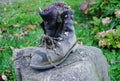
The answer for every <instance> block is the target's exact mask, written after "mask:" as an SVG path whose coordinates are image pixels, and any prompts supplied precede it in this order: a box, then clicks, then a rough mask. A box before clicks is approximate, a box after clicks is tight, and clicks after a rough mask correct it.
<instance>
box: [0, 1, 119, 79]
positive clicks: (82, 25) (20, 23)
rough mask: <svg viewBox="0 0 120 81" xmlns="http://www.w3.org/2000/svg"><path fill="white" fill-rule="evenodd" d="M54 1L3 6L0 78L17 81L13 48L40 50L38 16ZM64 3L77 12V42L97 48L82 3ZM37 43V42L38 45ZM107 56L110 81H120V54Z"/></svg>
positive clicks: (113, 51)
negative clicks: (39, 11)
mask: <svg viewBox="0 0 120 81" xmlns="http://www.w3.org/2000/svg"><path fill="white" fill-rule="evenodd" d="M54 1H55V0H34V1H33V0H21V1H19V2H14V3H5V4H2V5H0V32H1V33H0V74H2V73H5V74H6V75H7V76H8V78H9V80H10V81H16V77H15V72H14V69H13V62H12V61H11V57H12V50H11V48H13V47H14V48H23V47H28V46H38V44H39V40H38V39H39V37H40V35H41V34H42V33H43V32H42V30H41V28H40V26H39V23H40V22H41V21H42V19H41V18H40V17H39V15H38V13H37V8H38V7H39V6H40V7H41V8H42V9H44V8H45V7H46V6H48V5H49V4H50V3H52V2H54ZM59 1H65V2H66V3H68V5H70V6H71V7H72V9H74V11H75V17H74V18H75V25H74V26H75V29H76V35H77V39H78V40H79V41H82V42H83V44H84V45H92V46H96V47H98V46H97V42H95V41H94V35H93V33H92V31H91V28H92V27H91V25H90V23H89V22H90V19H89V18H90V17H87V16H86V15H84V14H83V13H82V12H81V11H80V10H79V5H80V3H81V2H80V1H79V0H73V1H71V0H59ZM36 40H37V42H34V41H36ZM99 48H100V47H99ZM100 49H102V50H103V53H104V55H105V56H106V58H107V61H108V63H109V65H110V71H109V72H110V78H111V81H119V80H120V62H119V60H120V55H119V54H120V50H116V49H106V48H104V49H103V48H100Z"/></svg>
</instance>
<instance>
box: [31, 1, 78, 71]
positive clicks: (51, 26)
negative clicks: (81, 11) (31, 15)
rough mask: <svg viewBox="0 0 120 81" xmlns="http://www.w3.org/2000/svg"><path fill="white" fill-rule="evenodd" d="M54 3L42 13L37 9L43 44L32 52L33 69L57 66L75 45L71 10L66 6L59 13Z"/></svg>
mask: <svg viewBox="0 0 120 81" xmlns="http://www.w3.org/2000/svg"><path fill="white" fill-rule="evenodd" d="M58 4H59V3H58ZM61 4H62V3H61ZM56 5H57V3H55V6H52V7H51V10H49V11H48V12H44V13H43V12H41V10H39V14H40V16H41V17H42V19H43V23H42V27H43V30H44V33H45V35H44V36H43V38H44V44H43V45H42V46H41V47H40V48H37V49H36V50H35V51H34V52H33V53H32V58H31V63H30V67H31V68H33V69H36V70H46V69H50V68H53V67H57V66H58V65H59V64H61V63H62V62H64V60H65V59H66V58H67V57H68V56H69V54H70V53H71V52H73V51H74V50H75V49H76V47H77V41H76V36H75V30H74V27H73V23H74V22H73V11H72V10H71V9H68V8H67V9H65V10H64V11H63V12H62V13H60V14H59V13H58V10H57V7H56ZM57 6H58V5H57ZM56 12H57V13H56ZM50 13H51V14H50ZM44 14H45V15H44ZM59 17H60V18H61V19H60V20H58V19H59ZM50 20H51V21H50Z"/></svg>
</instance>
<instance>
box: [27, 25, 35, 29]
mask: <svg viewBox="0 0 120 81" xmlns="http://www.w3.org/2000/svg"><path fill="white" fill-rule="evenodd" d="M34 29H35V27H34V25H28V26H27V30H34Z"/></svg>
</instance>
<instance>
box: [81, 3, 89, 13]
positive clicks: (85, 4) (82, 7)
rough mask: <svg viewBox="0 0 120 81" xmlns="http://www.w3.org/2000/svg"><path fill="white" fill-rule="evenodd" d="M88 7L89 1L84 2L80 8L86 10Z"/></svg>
mask: <svg viewBox="0 0 120 81" xmlns="http://www.w3.org/2000/svg"><path fill="white" fill-rule="evenodd" d="M87 7H88V3H87V2H83V3H82V4H81V5H80V9H81V10H83V11H84V10H86V8H87Z"/></svg>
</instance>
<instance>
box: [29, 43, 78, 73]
mask: <svg viewBox="0 0 120 81" xmlns="http://www.w3.org/2000/svg"><path fill="white" fill-rule="evenodd" d="M76 49H77V42H75V44H74V45H73V46H72V47H71V48H70V49H69V50H68V52H67V53H66V55H65V56H64V58H63V59H62V60H60V61H59V62H56V63H53V65H51V64H50V65H45V66H40V65H33V64H30V67H31V68H33V69H35V70H40V71H44V70H48V69H51V68H55V67H57V66H58V65H60V64H61V63H63V62H64V61H65V60H66V58H67V57H68V56H69V55H70V53H71V52H75V50H76Z"/></svg>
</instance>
